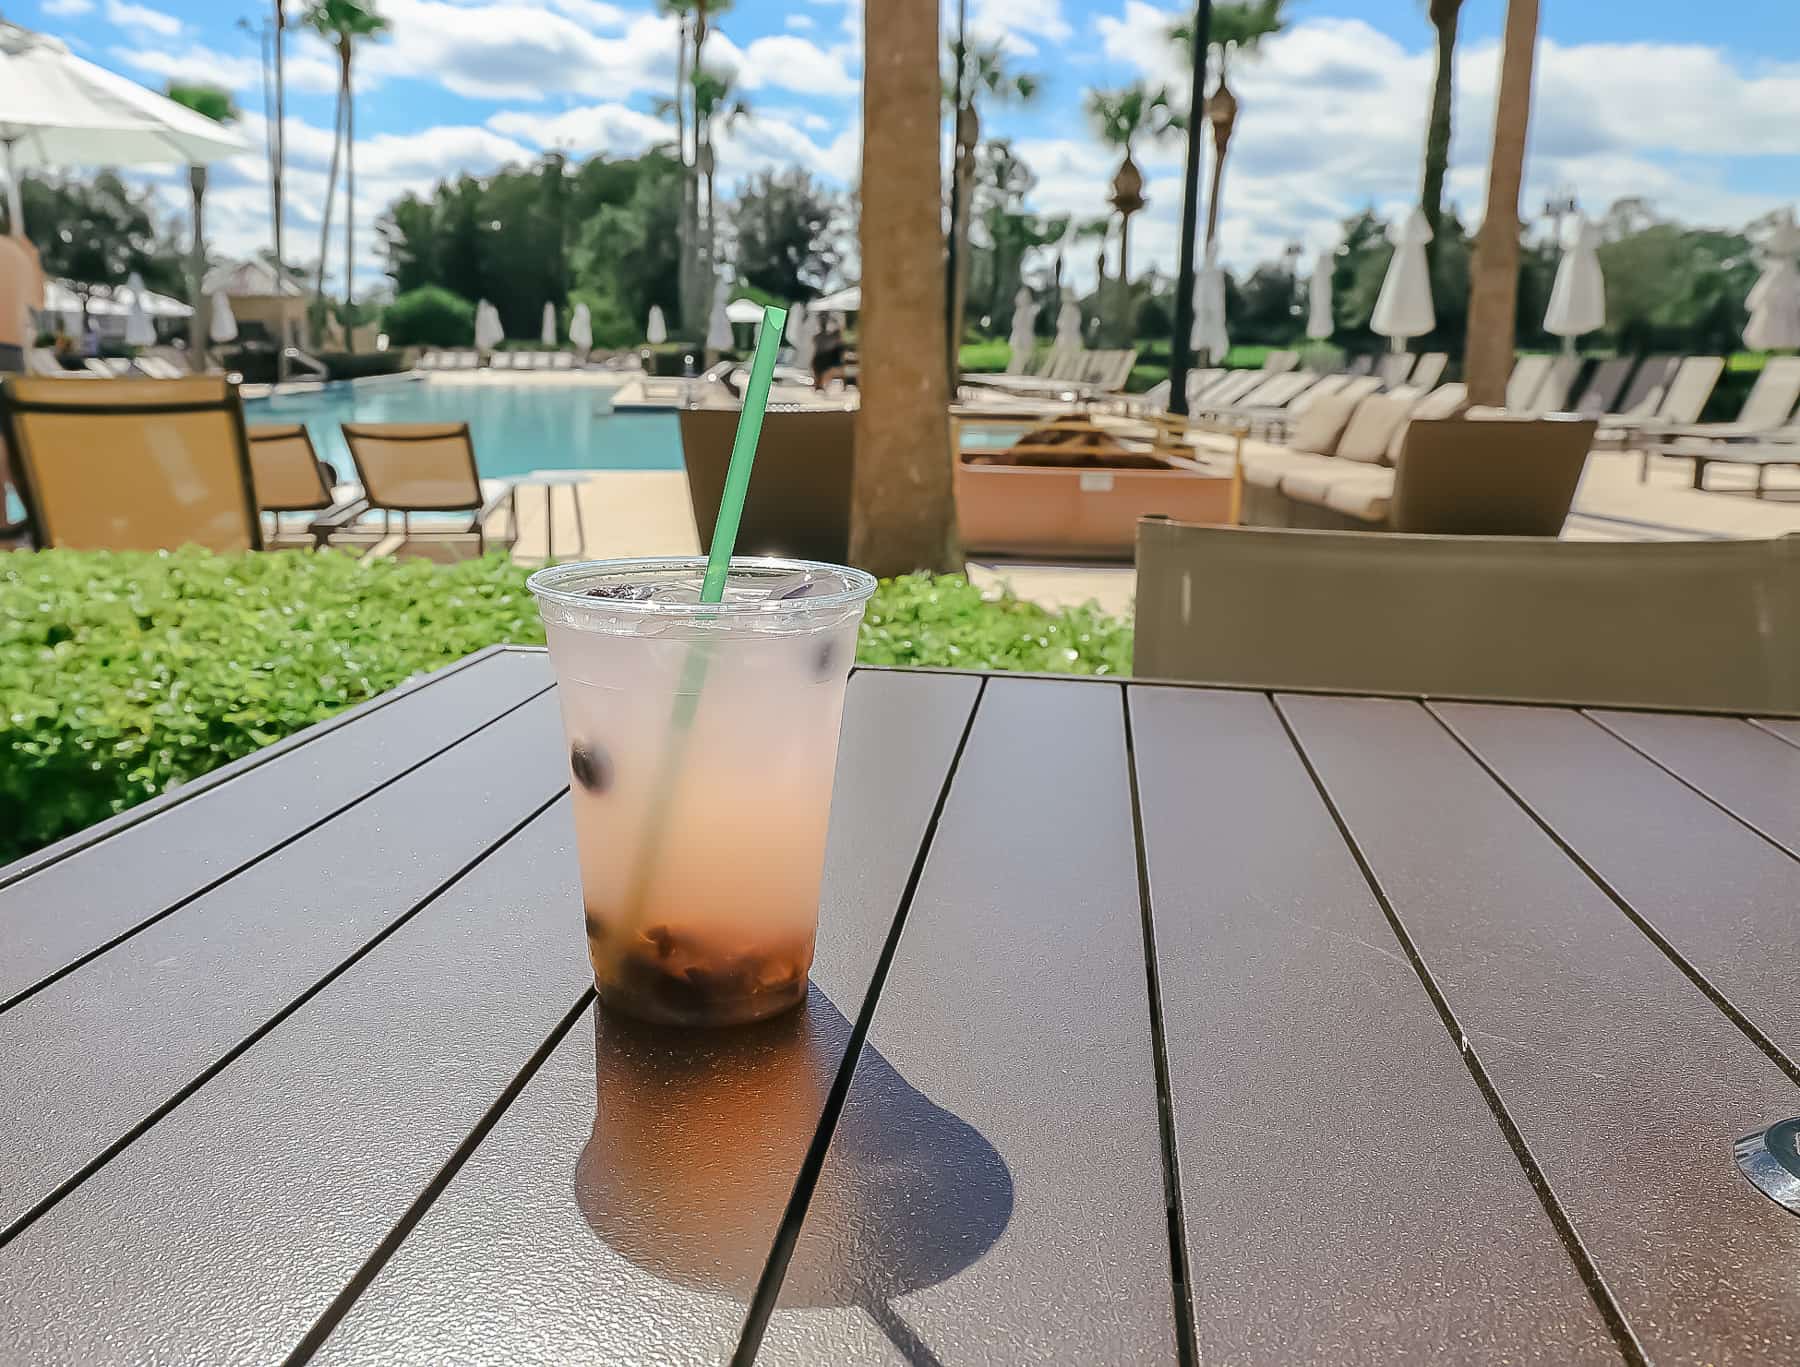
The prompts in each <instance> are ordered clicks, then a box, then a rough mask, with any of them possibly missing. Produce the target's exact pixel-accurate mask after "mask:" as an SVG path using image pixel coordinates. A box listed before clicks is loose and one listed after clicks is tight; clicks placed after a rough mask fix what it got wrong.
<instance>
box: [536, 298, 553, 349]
mask: <svg viewBox="0 0 1800 1367" xmlns="http://www.w3.org/2000/svg"><path fill="white" fill-rule="evenodd" d="M538 340H539V341H540V342H542V343H543V344H544V345H545V346H555V345H556V305H555V304H552V303H551V302H550V301H549V300H548V299H546V300H544V325H543V327H541V328H540V329H538Z"/></svg>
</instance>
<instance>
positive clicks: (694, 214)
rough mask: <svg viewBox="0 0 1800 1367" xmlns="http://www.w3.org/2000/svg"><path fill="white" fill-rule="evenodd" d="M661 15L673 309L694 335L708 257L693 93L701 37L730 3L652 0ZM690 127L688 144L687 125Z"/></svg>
mask: <svg viewBox="0 0 1800 1367" xmlns="http://www.w3.org/2000/svg"><path fill="white" fill-rule="evenodd" d="M658 7H659V8H660V9H661V11H662V12H663V13H664V14H671V15H674V16H675V17H676V19H677V20H678V23H677V25H676V34H677V37H676V41H677V43H678V47H677V49H676V56H675V98H674V100H673V101H671V102H669V103H666V104H661V105H659V106H658V107H659V108H660V109H662V110H665V111H667V110H670V109H671V108H672V110H673V112H674V115H675V136H676V141H677V144H678V148H679V157H680V163H681V167H682V192H681V227H680V241H681V254H682V266H681V289H680V307H679V308H677V309H676V310H675V313H676V315H677V317H678V318H679V320H680V321H679V326H680V327H681V328H682V330H683V331H685V332H688V333H690V334H693V335H696V336H697V335H698V333H699V330H700V329H703V328H704V327H705V326H706V318H707V311H708V310H709V309H710V308H711V307H712V295H713V286H712V281H711V275H712V258H711V253H710V251H709V250H707V244H706V242H705V241H704V239H703V236H702V230H701V224H700V148H701V146H702V138H703V136H704V130H702V128H701V126H700V122H701V121H700V114H699V107H698V103H697V101H698V97H699V94H700V82H699V75H700V73H701V72H702V71H704V70H705V63H704V57H705V53H706V39H707V37H708V35H709V34H710V33H711V32H712V30H713V21H714V20H715V19H716V18H717V17H718V16H719V15H721V14H723V13H725V12H726V11H727V10H729V9H730V8H731V0H658ZM690 126H691V127H692V128H693V130H694V136H693V142H692V145H691V146H690V144H689V141H688V136H687V130H688V128H689V127H690Z"/></svg>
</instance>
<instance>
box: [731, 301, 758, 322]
mask: <svg viewBox="0 0 1800 1367" xmlns="http://www.w3.org/2000/svg"><path fill="white" fill-rule="evenodd" d="M762 316H763V307H762V305H761V304H759V303H757V302H756V301H755V300H754V299H733V300H732V301H731V302H730V303H729V304H727V305H725V317H726V318H727V319H728V320H729V321H731V322H733V323H745V324H750V323H760V322H762Z"/></svg>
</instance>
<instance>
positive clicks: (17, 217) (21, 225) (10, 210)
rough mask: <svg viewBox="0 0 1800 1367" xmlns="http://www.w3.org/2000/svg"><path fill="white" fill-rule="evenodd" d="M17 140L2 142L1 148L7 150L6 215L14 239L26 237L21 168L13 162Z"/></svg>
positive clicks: (0, 142)
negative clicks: (20, 183)
mask: <svg viewBox="0 0 1800 1367" xmlns="http://www.w3.org/2000/svg"><path fill="white" fill-rule="evenodd" d="M17 141H18V139H17V138H6V139H4V140H0V147H4V148H5V149H6V213H7V222H8V223H10V224H11V225H12V234H13V236H14V237H17V238H21V239H22V238H23V237H24V236H25V200H24V198H23V197H22V196H21V195H20V193H19V168H18V166H17V165H16V164H15V163H14V161H13V144H14V143H16V142H17Z"/></svg>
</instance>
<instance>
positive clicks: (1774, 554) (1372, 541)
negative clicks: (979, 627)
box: [1132, 423, 1800, 713]
mask: <svg viewBox="0 0 1800 1367" xmlns="http://www.w3.org/2000/svg"><path fill="white" fill-rule="evenodd" d="M1471 425H1472V426H1482V425H1483V424H1479V423H1476V424H1471ZM1137 571H1138V574H1137V619H1136V622H1137V636H1136V645H1135V649H1134V656H1133V661H1132V672H1133V673H1134V674H1136V675H1138V676H1139V677H1142V678H1149V679H1184V680H1197V681H1202V682H1206V683H1214V684H1225V685H1230V686H1233V687H1246V688H1268V689H1282V688H1293V689H1325V690H1356V691H1368V692H1391V693H1398V694H1406V695H1410V696H1415V697H1416V696H1435V697H1444V698H1467V699H1476V700H1485V701H1499V702H1534V703H1561V704H1567V705H1577V706H1609V707H1670V708H1681V709H1709V710H1718V711H1726V712H1735V713H1758V712H1762V713H1768V712H1778V713H1793V712H1795V711H1800V652H1796V651H1795V650H1794V649H1793V642H1794V641H1795V640H1796V639H1800V536H1786V537H1783V538H1781V539H1779V540H1774V541H1674V542H1655V541H1646V542H1585V541H1549V540H1540V539H1537V538H1511V537H1468V536H1456V537H1440V536H1367V535H1361V534H1358V533H1355V532H1318V531H1298V532H1296V531H1266V530H1251V529H1241V528H1229V527H1210V526H1196V525H1185V524H1182V523H1175V522H1165V521H1151V520H1147V521H1144V522H1141V523H1139V525H1138V547H1137Z"/></svg>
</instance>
